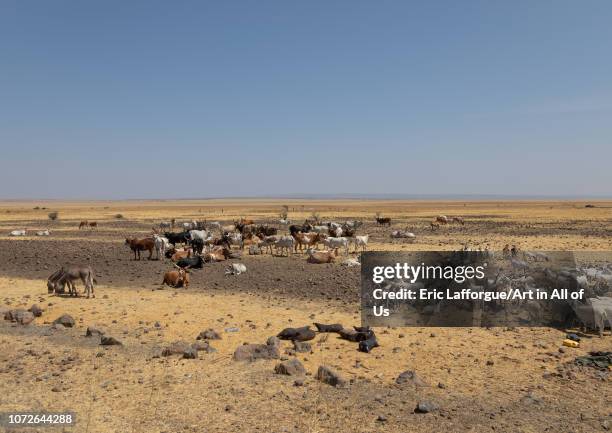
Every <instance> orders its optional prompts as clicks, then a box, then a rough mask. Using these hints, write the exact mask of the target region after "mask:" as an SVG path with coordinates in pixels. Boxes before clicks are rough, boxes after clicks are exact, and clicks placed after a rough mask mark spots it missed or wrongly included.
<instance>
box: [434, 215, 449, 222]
mask: <svg viewBox="0 0 612 433" xmlns="http://www.w3.org/2000/svg"><path fill="white" fill-rule="evenodd" d="M435 222H437V223H438V224H448V217H447V216H446V215H438V216H437V217H436V219H435Z"/></svg>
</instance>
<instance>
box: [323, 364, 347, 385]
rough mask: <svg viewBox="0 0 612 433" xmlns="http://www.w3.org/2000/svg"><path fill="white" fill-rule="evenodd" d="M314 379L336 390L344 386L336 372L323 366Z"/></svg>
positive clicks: (343, 380) (341, 378)
mask: <svg viewBox="0 0 612 433" xmlns="http://www.w3.org/2000/svg"><path fill="white" fill-rule="evenodd" d="M316 379H317V380H320V381H321V382H323V383H327V384H328V385H331V386H335V387H338V388H340V387H343V386H345V385H346V380H345V379H344V378H343V377H342V376H340V374H339V373H338V372H336V371H334V370H332V369H331V368H330V367H327V366H325V365H321V366H320V367H319V369H318V370H317V375H316Z"/></svg>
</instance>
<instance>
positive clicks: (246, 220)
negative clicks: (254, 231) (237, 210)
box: [238, 218, 255, 226]
mask: <svg viewBox="0 0 612 433" xmlns="http://www.w3.org/2000/svg"><path fill="white" fill-rule="evenodd" d="M238 223H240V224H243V225H245V226H250V225H253V224H255V221H253V220H252V219H250V218H240V220H238Z"/></svg>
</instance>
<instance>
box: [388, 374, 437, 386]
mask: <svg viewBox="0 0 612 433" xmlns="http://www.w3.org/2000/svg"><path fill="white" fill-rule="evenodd" d="M395 383H397V384H398V385H402V384H406V383H408V384H412V385H414V386H417V387H425V386H429V385H428V384H427V382H425V381H424V380H423V379H421V378H420V377H419V376H418V375H417V374H416V373H415V372H414V371H413V370H406V371H404V372H403V373H401V374H400V375H399V376H397V379H395Z"/></svg>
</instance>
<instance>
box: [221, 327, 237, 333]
mask: <svg viewBox="0 0 612 433" xmlns="http://www.w3.org/2000/svg"><path fill="white" fill-rule="evenodd" d="M224 331H225V332H238V331H240V328H237V327H236V326H231V327H229V328H225V329H224Z"/></svg>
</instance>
